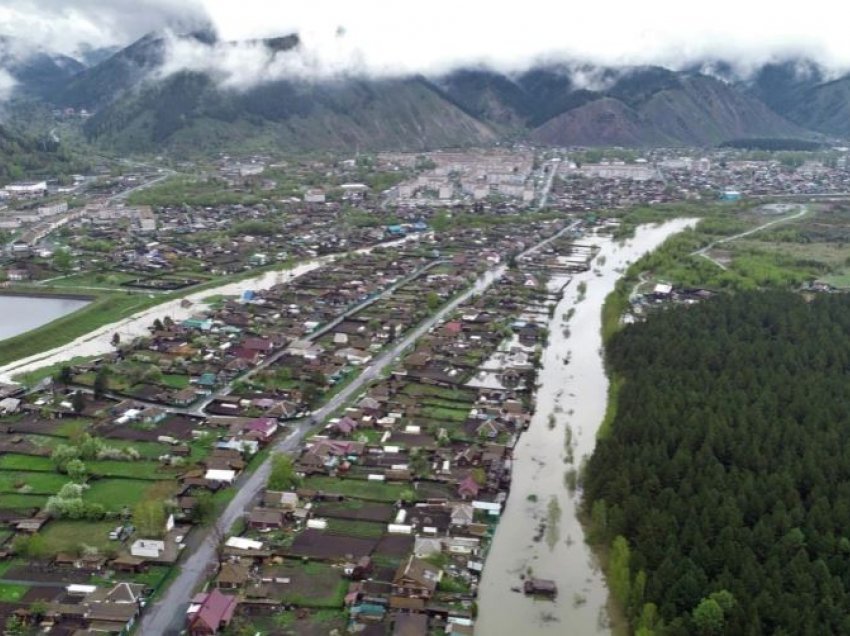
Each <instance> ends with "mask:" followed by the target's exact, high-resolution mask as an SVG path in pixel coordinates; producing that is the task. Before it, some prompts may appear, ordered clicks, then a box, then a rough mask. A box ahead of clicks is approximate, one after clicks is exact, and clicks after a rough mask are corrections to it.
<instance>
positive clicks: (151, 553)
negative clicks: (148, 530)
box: [130, 539, 165, 559]
mask: <svg viewBox="0 0 850 636" xmlns="http://www.w3.org/2000/svg"><path fill="white" fill-rule="evenodd" d="M163 552H165V541H157V540H154V539H136V541H134V542H133V545H131V546H130V554H131V555H132V556H134V557H139V558H142V559H158V558H159V555H160V554H162V553H163Z"/></svg>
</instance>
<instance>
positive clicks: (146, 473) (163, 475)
mask: <svg viewBox="0 0 850 636" xmlns="http://www.w3.org/2000/svg"><path fill="white" fill-rule="evenodd" d="M86 467H87V468H88V469H89V472H90V473H91V474H92V475H98V476H101V477H134V478H136V479H150V480H153V481H157V480H162V479H171V478H172V477H173V474H169V473H168V472H165V471H164V469H163V467H162V465H161V464H160V463H159V462H151V461H135V462H130V461H119V460H114V459H99V460H96V461H92V462H86Z"/></svg>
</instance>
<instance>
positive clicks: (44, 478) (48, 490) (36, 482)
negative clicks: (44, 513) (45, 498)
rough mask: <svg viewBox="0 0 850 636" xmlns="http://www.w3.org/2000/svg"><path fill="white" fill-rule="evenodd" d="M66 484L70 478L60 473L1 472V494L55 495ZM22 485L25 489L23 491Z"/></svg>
mask: <svg viewBox="0 0 850 636" xmlns="http://www.w3.org/2000/svg"><path fill="white" fill-rule="evenodd" d="M66 483H68V477H67V476H66V475H60V474H59V473H43V472H41V473H39V472H16V471H8V470H0V492H3V493H17V494H38V495H53V494H55V493H57V492H59V489H60V488H61V487H62V486H64V485H65V484H66ZM20 484H24V485H25V487H24V488H23V489H21V488H20Z"/></svg>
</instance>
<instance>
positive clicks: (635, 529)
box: [585, 292, 850, 636]
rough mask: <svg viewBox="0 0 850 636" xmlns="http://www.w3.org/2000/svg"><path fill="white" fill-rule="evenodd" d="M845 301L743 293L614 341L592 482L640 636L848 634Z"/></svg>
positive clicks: (595, 513)
mask: <svg viewBox="0 0 850 636" xmlns="http://www.w3.org/2000/svg"><path fill="white" fill-rule="evenodd" d="M848 334H850V297H848V296H846V295H835V296H821V297H818V298H816V299H815V300H814V301H812V302H810V303H807V302H806V301H805V300H804V299H803V298H802V297H800V296H799V295H796V294H791V293H783V292H747V293H739V294H736V295H729V296H722V297H718V298H717V299H715V300H713V301H710V302H707V303H705V304H701V305H698V306H695V307H690V308H686V307H680V308H674V309H670V310H669V311H665V312H660V313H659V314H657V315H654V316H653V318H652V319H651V320H649V321H647V322H645V323H642V324H637V325H633V326H629V327H627V328H625V329H624V330H622V331H621V332H619V333H618V334H616V335H615V336H614V337H613V338H612V339H611V341H610V344H609V347H608V352H607V355H608V363H609V365H610V369H611V372H612V374H613V375H614V377H615V378H617V379H618V380H619V381H620V382H621V383H622V386H621V388H620V391H619V400H618V405H617V413H616V416H615V418H614V421H613V425H612V427H611V428H610V429H609V433H608V435H607V436H606V438H604V439H601V440H600V441H599V444H598V446H597V449H596V451H595V453H594V455H593V457H592V458H591V460H590V461H589V464H588V466H587V470H586V474H585V489H586V502H587V505H588V506H589V507H591V518H592V533H591V540H592V541H595V542H598V543H604V544H606V545H609V546H611V550H610V552H609V558H610V561H609V581H610V584H611V589H612V591H613V593H614V594H615V595H616V596H617V597H618V598H619V599H620V601H621V602H622V603H623V605H624V606H626V607H627V609H628V612H629V615H630V617H631V619H632V623H633V625H634V627H635V629H636V633H638V634H640V635H641V636H650V635H656V636H657V635H661V634H664V635H667V634H675V635H681V636H685V635H692V634H706V635H716V634H729V635H736V636H737V635H746V634H752V635H755V634H777V635H778V634H787V635H791V634H793V635H803V634H812V635H821V634H850V338H848Z"/></svg>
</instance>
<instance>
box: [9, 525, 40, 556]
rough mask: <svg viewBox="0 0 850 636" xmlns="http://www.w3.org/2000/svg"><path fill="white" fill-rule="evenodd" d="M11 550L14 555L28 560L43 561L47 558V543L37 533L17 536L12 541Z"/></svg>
mask: <svg viewBox="0 0 850 636" xmlns="http://www.w3.org/2000/svg"><path fill="white" fill-rule="evenodd" d="M12 550H13V551H14V553H15V554H19V555H21V556H24V557H27V558H30V559H44V558H46V557H47V556H48V553H49V550H48V547H47V542H46V541H45V540H44V537H42V536H41V535H40V534H38V533H37V532H36V533H35V534H31V535H29V536H27V535H25V534H19V535H17V536H16V537H15V539H14V541H12Z"/></svg>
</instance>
